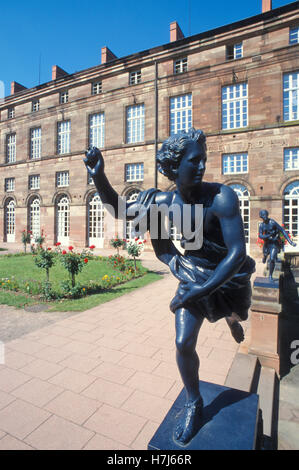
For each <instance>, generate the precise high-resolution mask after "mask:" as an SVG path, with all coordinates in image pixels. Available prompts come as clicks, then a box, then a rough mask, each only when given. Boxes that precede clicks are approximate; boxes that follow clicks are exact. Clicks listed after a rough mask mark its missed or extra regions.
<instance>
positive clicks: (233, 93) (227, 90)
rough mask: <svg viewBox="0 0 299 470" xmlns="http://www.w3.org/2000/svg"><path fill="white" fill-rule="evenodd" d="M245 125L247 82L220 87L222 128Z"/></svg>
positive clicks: (235, 127) (246, 119) (246, 117)
mask: <svg viewBox="0 0 299 470" xmlns="http://www.w3.org/2000/svg"><path fill="white" fill-rule="evenodd" d="M247 126H248V84H247V82H243V83H237V84H234V85H227V86H224V87H222V129H223V130H226V129H239V128H243V127H247Z"/></svg>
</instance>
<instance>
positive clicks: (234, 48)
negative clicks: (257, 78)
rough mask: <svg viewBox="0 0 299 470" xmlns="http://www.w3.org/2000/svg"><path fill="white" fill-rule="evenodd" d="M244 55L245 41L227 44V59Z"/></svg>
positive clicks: (235, 58) (240, 57)
mask: <svg viewBox="0 0 299 470" xmlns="http://www.w3.org/2000/svg"><path fill="white" fill-rule="evenodd" d="M242 57H243V43H242V42H239V43H237V44H231V45H228V46H226V59H227V60H237V59H242Z"/></svg>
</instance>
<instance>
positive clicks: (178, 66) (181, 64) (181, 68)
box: [173, 57, 188, 74]
mask: <svg viewBox="0 0 299 470" xmlns="http://www.w3.org/2000/svg"><path fill="white" fill-rule="evenodd" d="M173 69H174V70H173V71H174V73H175V74H177V73H184V72H188V60H187V57H185V58H184V59H178V60H176V61H175V62H174V64H173Z"/></svg>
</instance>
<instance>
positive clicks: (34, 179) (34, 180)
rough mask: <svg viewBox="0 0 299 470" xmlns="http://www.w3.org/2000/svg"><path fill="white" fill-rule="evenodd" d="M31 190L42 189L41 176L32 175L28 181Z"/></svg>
mask: <svg viewBox="0 0 299 470" xmlns="http://www.w3.org/2000/svg"><path fill="white" fill-rule="evenodd" d="M28 187H29V189H39V188H40V175H30V176H29V180H28Z"/></svg>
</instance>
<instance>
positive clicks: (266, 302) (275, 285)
mask: <svg viewBox="0 0 299 470" xmlns="http://www.w3.org/2000/svg"><path fill="white" fill-rule="evenodd" d="M279 284H280V282H279V281H274V282H273V281H272V282H271V281H269V279H268V278H261V277H257V278H256V279H255V281H254V284H253V294H252V304H251V339H250V345H249V348H248V352H249V353H250V354H254V355H256V356H257V357H258V359H259V361H260V363H261V365H262V366H265V367H271V368H273V369H275V371H276V373H277V375H278V376H279V366H280V361H279V336H278V321H279V314H280V312H281V304H280V295H279V290H280V289H279Z"/></svg>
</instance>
